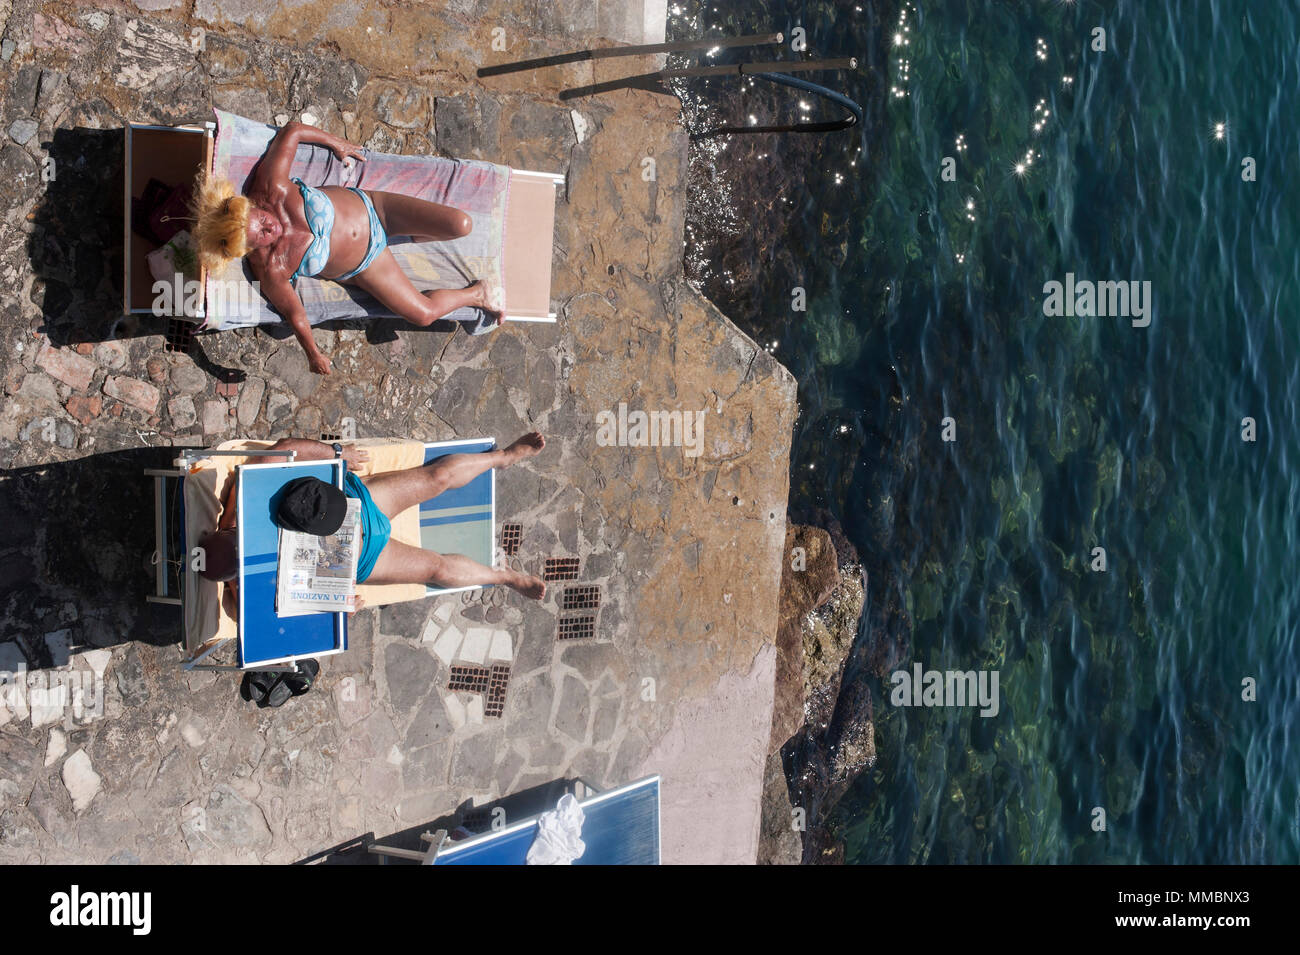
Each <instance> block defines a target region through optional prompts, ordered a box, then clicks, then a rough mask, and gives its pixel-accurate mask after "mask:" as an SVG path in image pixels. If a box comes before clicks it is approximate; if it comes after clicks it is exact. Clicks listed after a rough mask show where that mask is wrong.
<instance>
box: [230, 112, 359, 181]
mask: <svg viewBox="0 0 1300 955" xmlns="http://www.w3.org/2000/svg"><path fill="white" fill-rule="evenodd" d="M304 143H305V144H307V145H315V146H325V147H327V148H328V149H329V150H330V151H331V152H332V153H334V155H335V156H337V157H338V158H339V159H347V158H348V157H352V158H354V159H360V160H361V161H362V162H364V161H365V158H366V157H365V156H363V155H362V154H361V148H360V147H359V146H354V145H353V144H352V143H350V142H348V141H347V140H346V139H343V138H342V137H341V136H335V135H334V134H332V133H327V132H325V130H323V129H317V128H316V127H315V126H308V125H307V124H306V123H287V124H285V125H284V126H281V127H280V131H279V132H277V133H276V134H275V138H274V139H272V140H271V145H269V146H267V147H266V154H265V155H263V156H262V161H261V162H260V163H258V164H257V171H256V172H255V173H254V175H253V180H252V182H251V183H249V189H248V192H249V194H250V195H252V194H253V193H255V192H265V193H270V192H271V190H273V189H286V188H287V183H288V181H289V170H290V168H292V166H293V157H294V154H295V153H297V151H298V147H299V146H300V145H302V144H304Z"/></svg>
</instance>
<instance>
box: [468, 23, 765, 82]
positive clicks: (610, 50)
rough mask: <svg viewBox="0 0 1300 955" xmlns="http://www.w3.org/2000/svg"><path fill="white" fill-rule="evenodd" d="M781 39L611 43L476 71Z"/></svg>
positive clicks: (492, 72) (493, 72) (519, 69)
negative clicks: (590, 48)
mask: <svg viewBox="0 0 1300 955" xmlns="http://www.w3.org/2000/svg"><path fill="white" fill-rule="evenodd" d="M783 42H785V34H783V33H756V34H754V35H753V36H738V37H714V38H713V39H708V40H680V41H677V42H674V43H642V44H640V45H638V46H611V47H601V48H600V49H595V50H575V51H574V52H572V53H557V54H555V55H554V56H539V57H536V58H534V59H531V60H519V61H518V62H516V63H498V64H497V65H496V66H485V67H482V68H481V69H480V70H479V71H478V75H479V76H480V77H483V76H501V75H503V74H506V73H522V72H524V71H525V70H538V69H541V68H543V67H547V66H562V65H564V64H565V63H582V62H585V61H587V60H608V59H613V58H614V57H618V56H647V55H652V54H655V53H685V52H687V51H689V50H712V49H729V48H731V47H738V46H761V45H764V44H776V43H783Z"/></svg>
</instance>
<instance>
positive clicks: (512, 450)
mask: <svg viewBox="0 0 1300 955" xmlns="http://www.w3.org/2000/svg"><path fill="white" fill-rule="evenodd" d="M544 447H546V439H545V438H543V437H542V433H541V432H540V431H529V432H528V433H527V434H526V435H524V436H523V437H522V438H519V439H517V440H516V441H515V442H514V443H513V444H512V445H510V447H508V448H506V449H505V454H506V457H507V458H508V460H507V461H506V463H505V464H503V465H502V467H509V466H510V465H512V464H514V463H516V462H518V461H522V460H523V459H524V458H531V457H532V456H533V455H535V454H538V453H540V452H541V450H542V448H544Z"/></svg>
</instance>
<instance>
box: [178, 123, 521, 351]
mask: <svg viewBox="0 0 1300 955" xmlns="http://www.w3.org/2000/svg"><path fill="white" fill-rule="evenodd" d="M302 143H310V144H317V145H321V146H326V147H328V148H329V149H330V150H331V151H332V152H333V153H334V155H335V156H337V157H338V158H339V159H342V160H347V159H349V158H350V159H357V160H361V161H363V162H364V160H365V157H364V156H362V154H361V150H360V149H359V148H358V147H356V146H354V145H352V143H349V142H348V141H347V140H345V139H341V138H340V137H338V136H333V135H331V134H329V133H327V132H325V131H324V130H321V129H317V128H315V127H314V126H307V125H305V124H303V123H290V124H289V125H287V126H284V127H282V128H281V129H280V131H279V132H278V133H276V135H275V138H274V139H273V140H272V141H271V145H270V146H268V147H267V150H266V154H265V155H263V156H262V159H261V161H260V162H259V163H258V165H257V168H256V169H255V170H254V172H253V175H252V177H251V178H250V179H249V182H248V190H247V195H243V196H240V195H236V194H235V187H234V185H233V184H231V183H230V182H228V181H227V180H224V179H214V178H212V177H207V176H205V177H204V178H203V179H202V181H201V182H200V183H199V184H198V189H197V192H196V195H195V200H194V209H193V211H194V218H195V228H194V240H195V243H196V244H197V246H198V250H199V258H200V260H201V261H202V262H203V264H204V265H205V266H207V267H208V268H209V269H212V268H219V267H220V266H222V265H224V264H225V263H226V262H228V261H230V260H231V259H238V258H243V257H244V256H247V257H248V263H249V266H250V268H251V269H252V271H253V277H254V278H256V279H257V281H258V283H259V285H260V287H261V291H262V295H263V296H265V297H266V300H267V301H268V302H270V303H271V305H272V307H274V308H275V310H276V311H277V312H279V313H280V316H281V317H282V318H284V320H285V321H287V322H288V323H289V324H290V325H291V326H292V327H293V333H294V336H295V337H296V338H297V339H298V342H299V344H301V345H302V347H303V350H304V351H306V352H307V359H308V362H309V363H310V365H311V370H312V371H314V372H316V373H317V374H321V375H328V374H329V373H330V361H329V359H328V358H326V357H325V356H324V355H322V354H321V353H320V350H319V349H318V348H317V347H316V342H315V340H314V339H313V338H312V334H311V325H310V324H309V323H308V321H307V312H306V310H305V309H304V308H303V305H302V300H301V299H300V298H299V297H298V293H297V292H296V291H295V290H294V284H293V283H294V282H295V281H296V280H297V278H298V276H299V275H308V276H319V277H321V278H325V279H331V280H333V281H336V282H344V283H348V284H352V285H355V286H357V287H358V288H360V289H362V290H363V291H365V292H368V293H369V294H370V295H371V296H373V297H374V298H375V299H377V300H378V301H379V302H381V303H382V304H383V305H384V306H385V307H386V308H388V309H390V310H391V311H392V312H393V313H394V314H396V315H400V316H401V317H402V318H405V319H406V320H407V321H408V322H411V323H412V324H415V325H429V324H431V323H432V322H434V321H437V320H438V319H439V318H442V317H443V316H444V315H447V314H448V313H450V312H453V311H455V310H456V309H458V308H465V307H469V308H480V309H483V310H484V311H486V312H487V313H488V314H489V316H491V317H492V318H493V320H494V322H499V321H500V320H501V312H500V311H499V310H498V309H496V308H495V307H494V305H495V304H496V303H495V301H494V292H493V290H491V289H489V288H488V287H487V286H486V285H485V284H484V283H483V282H481V281H479V282H475V283H474V284H473V285H471V286H469V287H468V288H463V289H433V290H430V291H427V292H420V291H418V290H417V289H416V288H415V286H413V285H412V284H411V282H410V280H409V279H407V277H406V275H405V274H404V273H403V272H402V270H401V267H400V266H398V264H397V260H396V259H394V258H393V253H392V252H390V251H389V250H388V236H389V235H408V236H412V237H414V238H419V239H423V240H433V241H444V240H449V239H456V238H460V237H461V236H465V235H469V233H470V229H471V228H472V222H471V221H470V217H469V216H468V215H466V214H465V213H464V212H461V211H460V210H459V209H454V208H452V207H451V206H443V205H439V204H437V203H435V202H426V201H425V200H423V199H417V198H415V197H413V196H403V195H400V194H398V193H395V192H362V191H361V190H360V189H353V188H351V187H348V188H344V187H341V186H325V187H323V188H321V189H314V188H312V187H311V186H308V185H307V184H306V183H304V182H302V181H301V180H299V179H292V180H291V179H290V178H289V168H290V166H291V165H292V164H293V158H294V153H295V152H297V149H298V146H299V145H300V144H302Z"/></svg>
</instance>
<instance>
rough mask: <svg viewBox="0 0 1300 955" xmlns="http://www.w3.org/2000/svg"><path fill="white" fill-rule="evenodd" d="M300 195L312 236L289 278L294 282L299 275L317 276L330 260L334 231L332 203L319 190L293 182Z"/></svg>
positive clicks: (300, 181) (301, 182) (298, 180)
mask: <svg viewBox="0 0 1300 955" xmlns="http://www.w3.org/2000/svg"><path fill="white" fill-rule="evenodd" d="M293 181H294V182H295V183H297V185H298V191H299V192H301V193H302V211H303V215H305V216H306V217H307V227H308V228H309V229H311V234H312V236H313V238H312V240H311V244H310V245H308V246H307V251H306V252H304V253H303V256H302V262H301V263H299V265H298V268H297V270H296V271H295V272H294V273H293V275H292V276H291V277H290V279H289V281H290V282H295V281H297V279H298V276H299V275H308V276H311V275H319V274H320V272H321V270H322V269H324V268H325V263H326V262H328V261H329V258H330V232H331V231H332V230H333V229H334V203H332V202H330V200H329V197H328V196H327V195H325V193H323V192H321V191H320V190H319V189H313V188H312V187H311V186H309V185H307V184H306V183H305V182H303V181H302V180H301V179H295V180H293Z"/></svg>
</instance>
